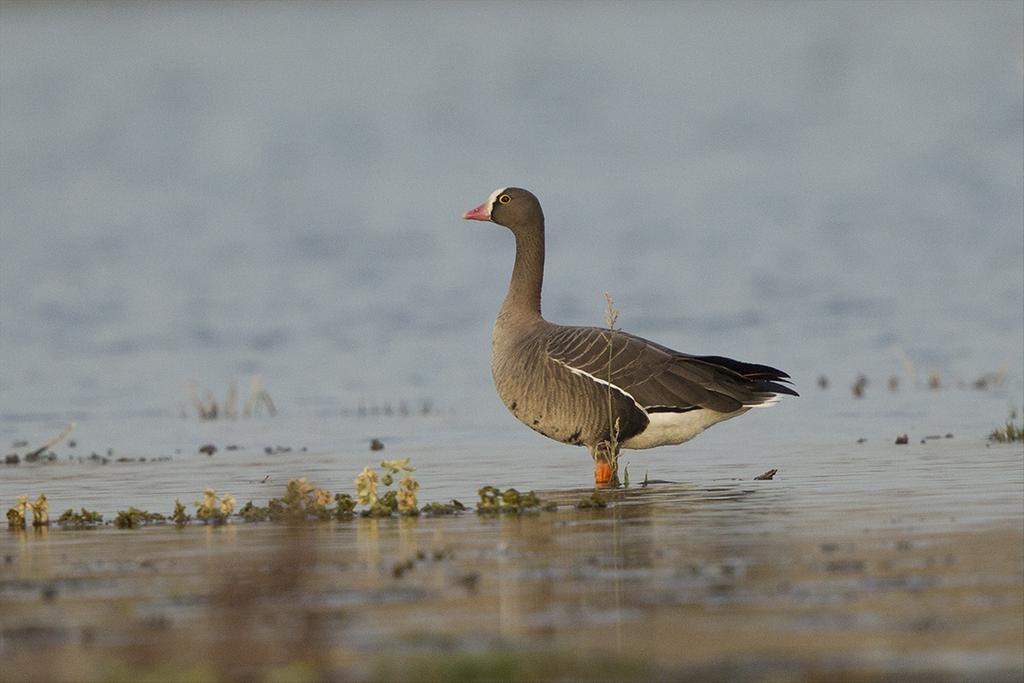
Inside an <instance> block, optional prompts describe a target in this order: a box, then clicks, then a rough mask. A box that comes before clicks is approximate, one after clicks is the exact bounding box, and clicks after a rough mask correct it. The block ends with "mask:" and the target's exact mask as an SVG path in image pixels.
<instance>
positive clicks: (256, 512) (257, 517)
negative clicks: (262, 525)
mask: <svg viewBox="0 0 1024 683" xmlns="http://www.w3.org/2000/svg"><path fill="white" fill-rule="evenodd" d="M238 516H239V517H241V518H242V519H243V520H245V521H246V522H265V521H267V520H268V519H270V510H268V509H267V508H265V507H259V506H258V505H255V504H254V503H253V502H252V501H251V500H250V501H249V502H247V503H246V504H245V505H243V506H242V509H240V510H239V511H238Z"/></svg>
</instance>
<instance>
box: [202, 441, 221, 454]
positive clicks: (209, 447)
mask: <svg viewBox="0 0 1024 683" xmlns="http://www.w3.org/2000/svg"><path fill="white" fill-rule="evenodd" d="M199 452H200V453H202V454H204V455H213V454H214V453H216V452H217V447H216V446H214V445H213V444H212V443H208V444H206V445H203V446H200V447H199Z"/></svg>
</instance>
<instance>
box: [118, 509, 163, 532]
mask: <svg viewBox="0 0 1024 683" xmlns="http://www.w3.org/2000/svg"><path fill="white" fill-rule="evenodd" d="M165 521H167V518H166V517H164V516H163V515H161V514H160V513H159V512H149V511H148V510H140V509H138V508H136V507H131V506H129V508H128V509H127V510H118V511H117V517H115V518H114V526H116V527H117V528H118V529H137V528H139V527H140V526H145V525H146V524H162V523H163V522H165Z"/></svg>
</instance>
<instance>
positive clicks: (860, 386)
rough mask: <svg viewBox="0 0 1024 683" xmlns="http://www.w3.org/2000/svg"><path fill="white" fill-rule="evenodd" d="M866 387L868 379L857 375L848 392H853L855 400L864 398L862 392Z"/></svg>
mask: <svg viewBox="0 0 1024 683" xmlns="http://www.w3.org/2000/svg"><path fill="white" fill-rule="evenodd" d="M867 386H868V378H867V377H865V376H864V375H857V380H856V381H855V382H854V383H853V386H852V387H850V391H852V392H853V395H854V397H855V398H864V390H865V389H866V388H867Z"/></svg>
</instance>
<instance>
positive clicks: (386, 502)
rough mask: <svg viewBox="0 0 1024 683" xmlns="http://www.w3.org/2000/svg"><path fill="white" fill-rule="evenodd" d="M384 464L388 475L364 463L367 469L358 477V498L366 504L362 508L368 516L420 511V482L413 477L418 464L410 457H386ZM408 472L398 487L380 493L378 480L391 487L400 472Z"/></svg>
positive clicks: (381, 464)
mask: <svg viewBox="0 0 1024 683" xmlns="http://www.w3.org/2000/svg"><path fill="white" fill-rule="evenodd" d="M380 466H381V467H382V468H383V469H384V476H383V477H378V476H377V471H376V470H374V469H373V468H372V467H369V466H367V467H364V468H363V471H362V472H360V473H359V475H358V476H357V477H356V479H355V485H356V501H357V502H358V503H359V504H360V505H365V506H366V509H365V510H362V511H360V514H361V515H363V516H364V517H390V516H391V515H393V514H395V513H397V514H400V515H418V514H419V508H417V507H416V505H417V500H416V490H417V489H418V488H419V487H420V484H419V482H418V481H416V479H414V478H413V476H412V474H411V473H412V472H415V471H416V468H415V467H412V466H411V465H410V464H409V458H402V459H397V460H383V461H381V463H380ZM400 474H404V475H405V476H404V477H402V480H401V481H400V482H399V484H398V490H397V491H392V490H388V491H385V492H384V493H383V494H380V493H379V491H378V487H377V484H378V483H380V484H383V485H384V486H387V487H390V486H391V485H392V484H393V483H394V481H395V477H396V476H397V475H400Z"/></svg>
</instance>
